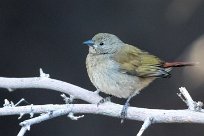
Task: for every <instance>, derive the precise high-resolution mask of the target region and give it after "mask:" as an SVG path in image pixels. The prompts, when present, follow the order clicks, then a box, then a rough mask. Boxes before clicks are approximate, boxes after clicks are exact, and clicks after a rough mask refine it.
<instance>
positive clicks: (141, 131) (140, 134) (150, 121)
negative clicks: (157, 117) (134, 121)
mask: <svg viewBox="0 0 204 136" xmlns="http://www.w3.org/2000/svg"><path fill="white" fill-rule="evenodd" d="M152 123H153V118H152V117H148V118H147V119H145V121H144V123H143V125H142V127H141V129H140V131H139V132H138V133H137V135H136V136H142V134H143V133H144V131H145V130H146V129H147V128H148V127H149V126H150V125H151V124H152Z"/></svg>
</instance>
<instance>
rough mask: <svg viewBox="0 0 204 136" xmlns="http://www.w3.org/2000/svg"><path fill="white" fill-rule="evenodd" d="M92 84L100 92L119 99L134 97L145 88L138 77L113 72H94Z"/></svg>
mask: <svg viewBox="0 0 204 136" xmlns="http://www.w3.org/2000/svg"><path fill="white" fill-rule="evenodd" d="M92 82H93V84H94V85H95V86H96V87H97V88H98V89H99V90H100V91H101V92H104V93H106V94H110V95H113V96H116V97H119V98H128V97H129V96H130V95H136V94H138V93H139V91H140V90H141V89H142V88H144V87H146V84H144V83H145V82H144V81H142V79H140V78H139V77H136V76H131V75H127V74H123V73H121V72H119V71H113V70H111V71H108V70H105V71H103V72H102V73H101V71H97V70H96V71H94V72H93V78H92ZM148 84H149V83H148Z"/></svg>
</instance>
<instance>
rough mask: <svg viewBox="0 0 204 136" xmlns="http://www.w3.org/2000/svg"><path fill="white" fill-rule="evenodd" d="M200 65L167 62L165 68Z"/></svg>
mask: <svg viewBox="0 0 204 136" xmlns="http://www.w3.org/2000/svg"><path fill="white" fill-rule="evenodd" d="M197 64H198V63H193V62H165V63H164V65H163V67H164V68H170V67H184V66H195V65H197Z"/></svg>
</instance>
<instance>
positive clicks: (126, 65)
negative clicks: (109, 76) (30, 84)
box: [113, 44, 170, 77]
mask: <svg viewBox="0 0 204 136" xmlns="http://www.w3.org/2000/svg"><path fill="white" fill-rule="evenodd" d="M113 58H114V60H115V61H116V62H118V63H119V65H120V71H121V72H122V73H126V74H130V75H135V76H139V77H168V76H169V75H170V74H169V73H168V72H169V71H168V69H165V68H164V67H162V66H163V64H164V62H163V61H162V60H160V59H159V58H158V57H156V56H154V55H151V54H149V53H148V52H144V51H142V50H140V49H138V48H136V47H134V46H132V45H128V44H126V45H125V46H123V47H122V49H121V50H120V51H119V52H117V53H116V54H115V55H114V57H113Z"/></svg>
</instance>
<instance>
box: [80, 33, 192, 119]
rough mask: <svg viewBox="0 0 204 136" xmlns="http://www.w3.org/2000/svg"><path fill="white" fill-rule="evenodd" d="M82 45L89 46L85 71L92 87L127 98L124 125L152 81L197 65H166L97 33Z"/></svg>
mask: <svg viewBox="0 0 204 136" xmlns="http://www.w3.org/2000/svg"><path fill="white" fill-rule="evenodd" d="M83 44H85V45H88V46H89V53H88V55H87V57H86V69H87V73H88V76H89V78H90V80H91V82H92V84H93V85H94V86H95V87H96V89H97V90H98V91H100V92H103V93H105V94H108V95H110V96H115V97H118V98H125V99H127V100H126V102H125V104H124V106H123V108H122V111H121V123H123V122H124V119H125V118H126V116H127V110H128V106H129V102H130V100H131V98H132V97H134V96H135V95H137V94H138V93H140V91H141V90H143V89H144V88H145V87H147V86H148V85H149V84H150V83H151V82H152V81H154V80H155V79H157V78H169V77H171V74H170V71H171V70H172V68H173V67H183V66H194V65H195V63H192V62H166V61H164V60H162V59H160V58H159V57H157V56H155V55H152V54H150V53H148V52H147V51H144V50H141V49H139V48H137V47H136V46H133V45H130V44H127V43H125V42H123V41H122V40H120V38H118V37H117V36H116V35H114V34H110V33H98V34H96V35H95V36H93V38H92V39H91V40H87V41H85V42H83ZM107 98H110V97H107ZM107 98H103V99H102V100H101V101H100V102H99V103H98V104H100V103H103V102H105V101H107V100H108V99H107Z"/></svg>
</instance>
